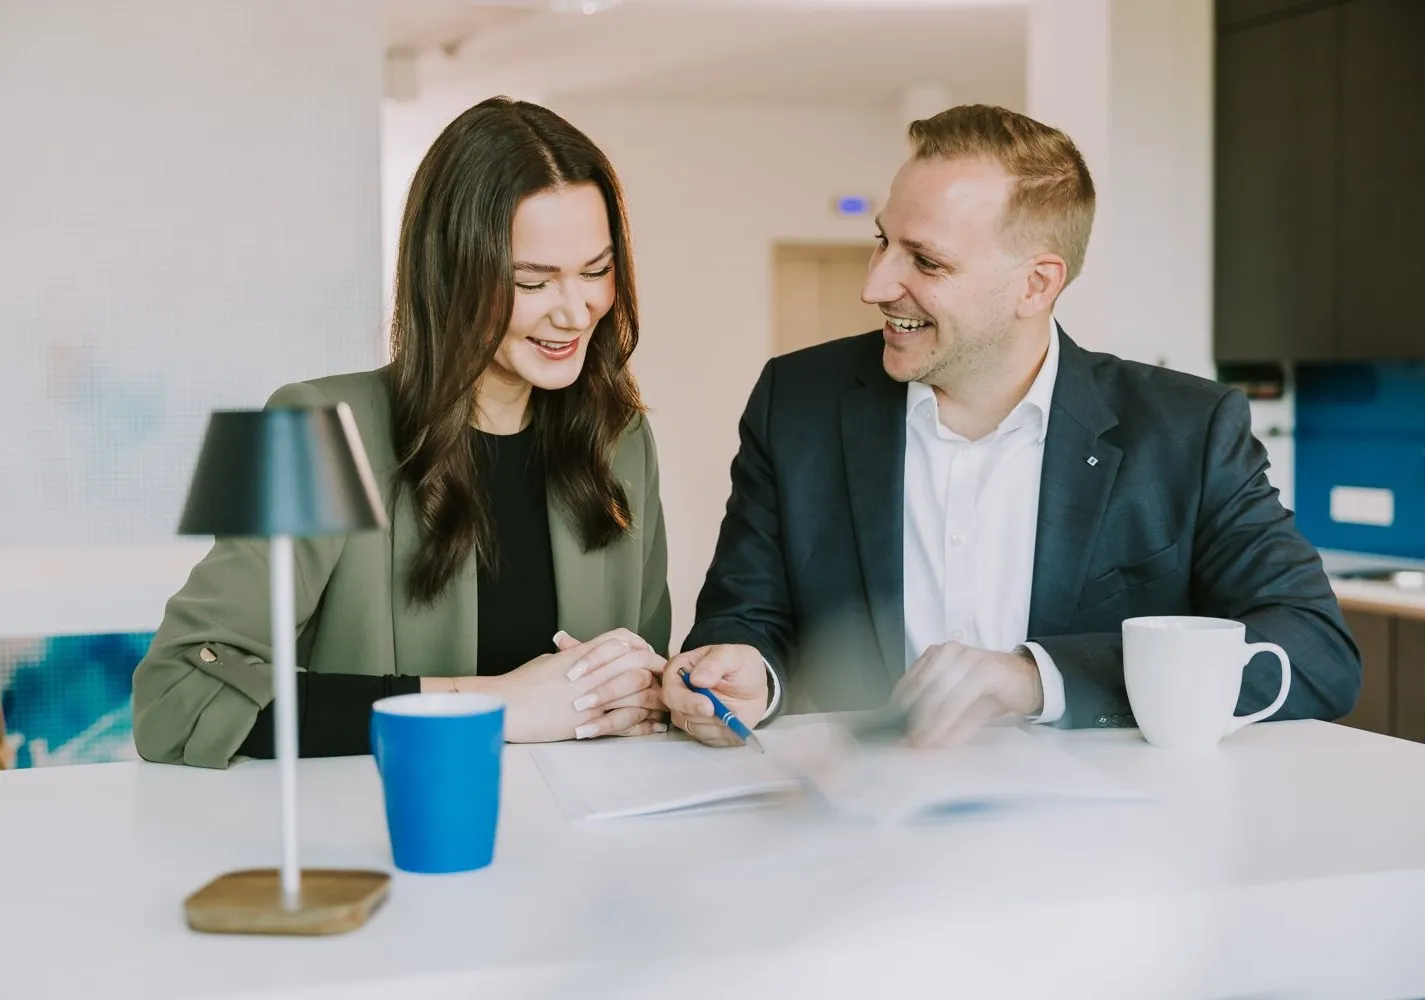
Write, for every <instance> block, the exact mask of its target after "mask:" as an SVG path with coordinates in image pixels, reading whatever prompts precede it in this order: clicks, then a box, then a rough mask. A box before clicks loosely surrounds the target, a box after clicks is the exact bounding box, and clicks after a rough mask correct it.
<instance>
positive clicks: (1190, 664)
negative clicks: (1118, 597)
mask: <svg viewBox="0 0 1425 1000" xmlns="http://www.w3.org/2000/svg"><path fill="white" fill-rule="evenodd" d="M1257 653H1273V654H1275V656H1276V658H1277V659H1278V660H1280V661H1281V666H1282V686H1281V691H1280V692H1278V693H1277V698H1276V701H1274V702H1272V703H1271V704H1270V705H1268V706H1267V707H1266V708H1264V709H1262V710H1261V711H1260V712H1253V713H1252V714H1251V715H1233V714H1232V713H1233V712H1235V711H1236V709H1237V698H1238V696H1239V695H1240V694H1241V693H1242V671H1243V669H1244V668H1245V667H1246V666H1247V661H1248V660H1250V659H1251V658H1252V657H1253V656H1255V655H1256V654H1257ZM1123 679H1124V682H1125V683H1126V684H1127V687H1128V703H1129V704H1130V705H1131V706H1132V708H1133V717H1134V718H1135V719H1136V720H1137V722H1138V728H1139V729H1140V730H1141V731H1142V733H1143V738H1144V739H1146V740H1147V741H1148V742H1149V743H1151V744H1153V745H1154V746H1159V747H1165V748H1168V749H1172V750H1202V749H1206V748H1208V747H1212V746H1216V745H1217V742H1218V741H1219V740H1221V739H1222V737H1224V736H1226V735H1228V734H1229V733H1235V732H1236V731H1237V730H1239V729H1241V728H1242V727H1243V726H1246V725H1250V724H1251V723H1253V722H1260V721H1261V720H1263V719H1265V718H1268V717H1269V716H1271V715H1272V713H1274V712H1275V711H1276V710H1277V709H1279V708H1281V707H1282V703H1283V702H1285V701H1286V696H1287V692H1288V691H1289V690H1290V689H1291V663H1290V662H1289V661H1288V660H1287V656H1286V652H1285V651H1284V650H1283V649H1282V648H1281V647H1280V646H1278V645H1277V644H1276V643H1273V642H1250V643H1249V642H1248V641H1247V626H1245V625H1243V624H1242V623H1241V622H1234V621H1231V620H1229V619H1226V618H1195V617H1191V616H1187V615H1181V616H1178V615H1163V616H1155V617H1149V618H1129V619H1127V620H1126V621H1125V622H1124V623H1123Z"/></svg>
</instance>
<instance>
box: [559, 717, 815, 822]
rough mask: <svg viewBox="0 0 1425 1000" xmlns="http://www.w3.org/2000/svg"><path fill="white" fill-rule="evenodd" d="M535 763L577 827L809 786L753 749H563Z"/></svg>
mask: <svg viewBox="0 0 1425 1000" xmlns="http://www.w3.org/2000/svg"><path fill="white" fill-rule="evenodd" d="M769 735H770V734H769ZM534 759H535V761H536V763H538V765H539V770H540V772H541V773H542V774H543V775H544V781H545V784H547V785H548V786H549V790H550V791H551V792H552V793H553V794H554V798H555V799H556V800H557V801H558V802H559V806H560V808H561V809H563V810H564V814H565V815H566V816H568V817H569V819H571V820H580V819H614V818H618V817H623V816H644V815H652V814H656V813H666V812H674V811H676V810H679V809H687V808H689V807H692V806H703V805H709V804H712V803H721V802H730V801H734V800H737V799H741V798H747V797H752V796H757V795H766V794H771V793H775V792H785V791H790V790H793V789H796V788H799V787H800V786H801V784H802V782H801V779H800V778H799V777H798V776H797V775H795V774H793V773H791V772H790V771H788V770H786V769H785V768H782V767H780V766H779V765H778V763H777V762H776V759H775V758H774V757H772V756H769V755H767V754H760V753H758V752H757V751H755V750H753V749H751V748H750V747H730V748H718V747H707V746H703V745H702V744H701V743H694V742H693V741H691V740H667V741H657V742H652V741H642V740H640V741H623V742H618V743H606V744H603V745H587V744H578V743H564V744H557V745H551V746H544V747H540V748H539V749H537V750H536V751H535V753H534Z"/></svg>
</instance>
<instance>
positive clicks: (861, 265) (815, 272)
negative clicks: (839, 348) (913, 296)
mask: <svg viewBox="0 0 1425 1000" xmlns="http://www.w3.org/2000/svg"><path fill="white" fill-rule="evenodd" d="M874 249H875V244H874V243H850V244H846V243H842V244H837V243H778V244H776V245H775V246H774V247H773V250H772V345H771V346H772V354H773V355H774V356H776V355H781V354H787V353H789V352H791V351H799V350H801V349H802V348H804V347H813V346H815V345H816V344H821V343H825V342H826V341H828V340H835V339H837V338H839V337H850V336H853V335H854V334H858V333H866V332H868V331H870V330H877V329H880V327H881V326H882V324H883V323H884V322H885V318H884V317H883V316H882V315H881V310H880V309H878V308H877V307H876V306H868V305H866V303H864V302H862V301H861V286H862V284H863V283H864V282H865V280H866V265H867V264H869V263H870V260H871V251H873V250H874Z"/></svg>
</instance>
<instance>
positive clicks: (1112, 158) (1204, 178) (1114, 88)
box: [1027, 0, 1294, 506]
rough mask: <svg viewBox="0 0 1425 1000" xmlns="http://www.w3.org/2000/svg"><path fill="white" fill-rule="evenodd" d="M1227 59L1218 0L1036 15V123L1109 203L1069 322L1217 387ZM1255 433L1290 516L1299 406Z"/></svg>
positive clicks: (1046, 8)
mask: <svg viewBox="0 0 1425 1000" xmlns="http://www.w3.org/2000/svg"><path fill="white" fill-rule="evenodd" d="M1214 48H1215V30H1214V19H1213V4H1212V0H1032V2H1031V4H1030V16H1029V35H1028V59H1027V78H1028V79H1027V105H1028V111H1029V113H1030V114H1031V115H1034V116H1035V117H1037V118H1040V119H1042V120H1043V121H1046V122H1048V123H1050V124H1052V125H1056V126H1058V127H1060V128H1062V129H1064V130H1065V131H1067V132H1068V133H1069V135H1070V136H1072V137H1073V139H1074V141H1075V142H1076V143H1077V144H1078V145H1079V148H1080V150H1081V151H1082V152H1083V154H1084V157H1085V159H1086V160H1087V161H1088V164H1089V169H1090V170H1091V171H1092V172H1093V175H1094V181H1095V184H1096V186H1097V189H1098V198H1099V206H1098V215H1097V219H1096V221H1095V225H1094V233H1093V240H1092V242H1091V244H1090V247H1089V255H1088V262H1087V264H1086V265H1085V267H1084V272H1083V274H1082V275H1081V276H1080V277H1079V279H1078V281H1076V282H1075V283H1074V285H1072V286H1071V287H1070V288H1069V290H1068V291H1066V292H1065V293H1064V296H1063V299H1062V300H1061V303H1060V306H1059V309H1058V313H1059V315H1060V317H1061V318H1062V319H1063V321H1064V325H1065V326H1066V327H1067V328H1068V329H1069V331H1070V333H1071V334H1072V335H1073V336H1074V337H1075V338H1077V339H1078V340H1079V341H1080V342H1081V343H1083V344H1084V345H1085V346H1087V347H1090V348H1093V349H1095V350H1103V351H1109V352H1111V353H1113V354H1117V355H1119V356H1121V357H1125V358H1132V359H1134V360H1137V361H1144V362H1147V363H1149V364H1162V365H1166V366H1167V367H1169V368H1176V369H1178V370H1180V371H1186V372H1191V373H1193V374H1195V375H1202V376H1205V377H1208V378H1212V377H1214V376H1215V374H1216V366H1215V365H1214V363H1213V353H1212V259H1213V231H1212V216H1213V191H1212V173H1213V121H1212V101H1213V52H1214ZM1253 421H1254V424H1255V426H1256V429H1257V432H1258V436H1259V438H1260V439H1261V440H1262V441H1263V443H1264V444H1265V445H1266V448H1267V454H1268V457H1269V460H1270V461H1271V463H1272V465H1271V469H1270V470H1269V473H1268V475H1269V477H1270V479H1271V480H1272V482H1273V484H1274V485H1275V486H1276V487H1277V488H1278V489H1279V490H1280V491H1281V493H1282V501H1283V502H1284V503H1285V504H1286V505H1287V506H1290V505H1291V504H1292V502H1293V493H1294V491H1293V489H1292V485H1293V483H1292V478H1293V472H1294V463H1293V458H1294V454H1293V452H1294V448H1293V441H1292V437H1291V435H1290V431H1291V427H1292V421H1293V405H1292V401H1291V400H1290V399H1287V400H1285V401H1282V402H1270V403H1260V404H1253ZM1272 428H1276V429H1279V430H1284V431H1286V433H1285V434H1283V435H1280V436H1274V435H1270V434H1268V430H1269V429H1272Z"/></svg>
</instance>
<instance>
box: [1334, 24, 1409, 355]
mask: <svg viewBox="0 0 1425 1000" xmlns="http://www.w3.org/2000/svg"><path fill="white" fill-rule="evenodd" d="M1340 15H1341V109H1342V114H1341V126H1340V127H1341V143H1342V150H1343V155H1342V157H1341V180H1340V202H1339V205H1338V209H1337V212H1338V216H1337V217H1338V219H1339V227H1340V228H1339V233H1340V247H1339V261H1340V275H1339V278H1338V283H1337V290H1336V295H1337V299H1336V309H1337V313H1336V315H1337V324H1338V329H1339V330H1340V331H1342V333H1343V334H1347V335H1343V336H1340V337H1338V340H1337V344H1336V356H1337V357H1339V358H1344V359H1351V360H1355V359H1370V358H1382V357H1384V358H1391V357H1397V358H1398V357H1425V319H1422V317H1421V314H1420V310H1419V307H1418V305H1417V303H1416V299H1415V294H1414V290H1415V289H1416V288H1417V287H1418V286H1417V284H1416V283H1417V282H1418V281H1420V280H1421V278H1420V275H1421V260H1420V245H1421V243H1420V241H1421V236H1422V233H1425V0H1353V2H1351V3H1348V4H1346V5H1345V6H1343V7H1341V8H1340Z"/></svg>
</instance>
